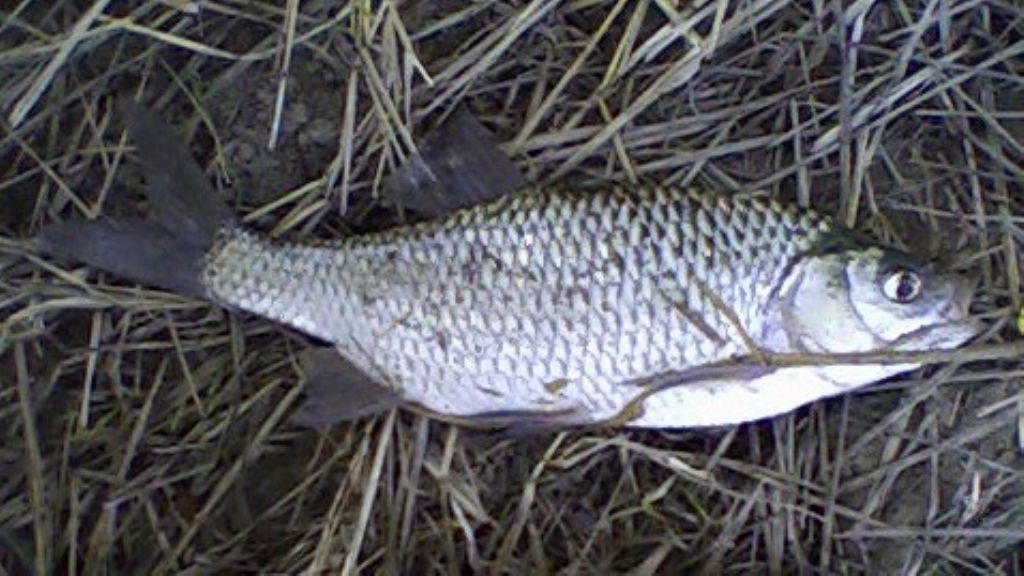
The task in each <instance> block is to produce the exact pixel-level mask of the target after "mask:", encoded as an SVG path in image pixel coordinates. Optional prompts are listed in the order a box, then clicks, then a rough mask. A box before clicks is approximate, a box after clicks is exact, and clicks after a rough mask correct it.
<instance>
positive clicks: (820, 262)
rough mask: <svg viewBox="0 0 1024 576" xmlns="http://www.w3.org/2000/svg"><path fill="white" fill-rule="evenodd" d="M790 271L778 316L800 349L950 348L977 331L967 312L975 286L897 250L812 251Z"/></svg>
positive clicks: (813, 350) (862, 248) (849, 249)
mask: <svg viewBox="0 0 1024 576" xmlns="http://www.w3.org/2000/svg"><path fill="white" fill-rule="evenodd" d="M791 276H792V277H791V278H789V279H787V282H786V285H785V286H784V288H783V290H782V292H781V294H780V295H781V296H782V299H781V300H782V301H781V302H780V304H779V305H781V306H782V310H781V311H780V314H779V316H780V317H781V319H782V322H783V325H784V330H785V332H786V334H787V336H788V341H789V344H790V346H792V347H794V348H795V349H796V350H797V351H806V352H817V353H827V352H831V353H844V352H869V351H878V350H885V349H901V350H919V349H926V348H947V347H955V346H958V345H960V344H962V343H963V342H964V341H966V340H967V339H968V338H970V337H971V336H973V335H974V334H975V333H976V332H977V326H976V324H974V323H973V322H972V321H971V319H970V317H969V312H968V307H969V304H970V299H971V295H972V293H973V284H972V283H970V282H968V281H967V280H966V279H965V278H963V277H961V276H959V275H957V274H955V273H953V272H949V271H944V270H940V269H937V268H936V267H935V266H934V265H932V264H929V263H928V262H926V261H924V260H922V259H918V258H914V257H912V256H910V255H909V254H906V253H903V252H900V251H897V250H892V249H885V248H880V247H877V246H855V247H851V246H844V247H839V248H838V249H836V250H831V251H823V252H821V253H816V254H810V255H807V256H805V257H804V258H803V259H802V260H801V261H800V262H799V263H798V264H797V265H796V267H795V268H794V271H793V272H792V274H791Z"/></svg>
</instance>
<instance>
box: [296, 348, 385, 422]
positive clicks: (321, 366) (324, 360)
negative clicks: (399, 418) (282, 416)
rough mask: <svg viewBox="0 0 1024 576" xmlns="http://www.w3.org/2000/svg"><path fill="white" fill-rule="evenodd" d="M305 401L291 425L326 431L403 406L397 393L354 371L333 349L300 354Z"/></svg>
mask: <svg viewBox="0 0 1024 576" xmlns="http://www.w3.org/2000/svg"><path fill="white" fill-rule="evenodd" d="M299 365H300V368H301V369H302V373H303V377H304V379H305V395H306V400H305V401H304V402H303V403H302V405H301V406H299V409H298V410H297V411H296V412H295V414H293V415H292V422H293V423H295V424H297V425H299V426H305V427H308V428H326V427H329V426H332V425H334V424H338V423H341V422H348V421H352V420H357V419H359V418H363V417H366V416H372V415H374V414H379V413H381V412H384V411H386V410H390V409H391V408H395V407H397V406H400V405H401V404H402V398H401V396H399V394H398V393H397V392H395V391H394V390H392V389H390V388H388V387H387V386H385V385H383V384H381V383H379V382H377V381H376V380H374V379H373V378H372V377H370V376H369V375H368V374H366V373H364V372H363V371H361V370H359V369H358V368H356V367H355V366H354V365H353V364H352V363H350V362H349V361H348V360H346V359H345V358H344V357H343V356H342V355H341V354H339V353H338V351H337V350H335V349H334V348H310V349H308V350H304V351H303V352H301V353H299Z"/></svg>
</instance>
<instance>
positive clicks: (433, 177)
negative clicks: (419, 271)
mask: <svg viewBox="0 0 1024 576" xmlns="http://www.w3.org/2000/svg"><path fill="white" fill-rule="evenodd" d="M526 184H527V181H526V178H524V177H523V175H522V173H521V172H520V171H519V169H518V168H516V166H515V164H513V163H512V161H511V160H510V159H509V158H508V156H507V155H506V154H505V153H504V152H503V151H502V150H501V148H499V147H498V145H497V144H495V142H494V140H493V139H492V137H491V135H490V134H489V133H488V132H487V129H486V128H484V127H483V125H481V124H480V122H479V121H477V119H476V118H474V117H473V115H472V114H471V113H470V112H469V110H467V109H466V108H465V107H460V108H459V109H458V110H456V111H455V113H454V114H452V116H451V117H450V118H448V119H447V120H446V121H445V122H443V123H441V124H440V125H439V126H438V127H437V128H436V129H435V130H434V132H433V133H431V134H430V135H428V136H427V137H426V138H425V139H424V141H423V146H422V147H421V148H420V151H419V153H418V154H416V155H414V156H413V157H412V158H410V159H409V160H408V161H407V162H406V163H405V164H404V165H402V167H400V168H399V169H398V170H397V171H396V172H395V173H394V174H392V175H391V176H390V178H389V179H388V181H387V182H386V183H385V187H384V190H385V198H386V199H387V200H388V201H389V202H390V203H392V204H395V205H397V206H398V207H400V208H402V209H407V210H412V211H414V212H416V213H418V214H422V215H423V216H426V217H429V218H442V217H444V216H447V215H449V214H452V213H453V212H456V211H458V210H460V209H462V208H467V207H469V206H475V205H479V204H485V203H488V202H491V201H493V200H496V199H498V198H501V197H502V196H505V195H507V194H511V193H512V192H515V191H517V190H519V189H521V188H523V187H525V186H526Z"/></svg>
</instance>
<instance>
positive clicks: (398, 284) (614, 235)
mask: <svg viewBox="0 0 1024 576" xmlns="http://www.w3.org/2000/svg"><path fill="white" fill-rule="evenodd" d="M795 210H796V209H795V208H793V207H783V206H780V205H779V204H777V203H775V202H765V201H761V200H759V199H754V198H732V199H725V198H721V197H716V196H713V195H711V194H709V193H705V192H701V191H698V190H693V189H686V188H682V187H669V188H656V187H651V188H641V189H639V190H634V191H631V192H629V193H627V192H625V191H623V190H618V189H611V190H606V191H601V192H593V193H580V192H572V191H569V190H556V191H551V190H546V191H540V190H529V191H525V192H522V193H520V194H517V195H514V196H512V197H509V198H506V199H502V200H499V201H497V202H495V203H492V204H488V205H484V206H480V207H475V208H469V209H466V210H463V211H461V212H458V213H456V214H455V215H453V216H451V217H449V218H447V219H444V220H441V221H437V222H430V223H424V224H419V225H415V226H411V227H406V228H401V229H395V230H391V231H386V232H382V233H377V234H369V235H364V236H358V237H353V238H349V239H344V240H341V241H336V242H331V243H327V244H319V245H302V244H289V243H280V242H271V241H268V240H267V239H265V238H264V237H262V236H259V235H257V234H254V233H251V232H247V231H244V230H242V229H240V228H230V229H228V230H226V231H224V232H223V233H222V234H221V236H220V238H219V240H218V242H217V243H216V244H215V246H214V248H213V249H212V250H211V251H210V252H209V253H208V257H207V260H206V263H205V267H204V285H205V286H206V289H207V291H208V293H209V294H208V295H209V296H210V297H211V298H213V299H214V300H216V301H218V302H220V303H222V304H225V305H229V306H232V307H235V308H239V309H243V310H246V311H249V312H253V313H256V314H259V315H262V316H267V317H270V318H273V319H275V320H278V321H280V322H283V323H285V324H289V325H292V326H294V327H296V328H298V329H300V330H303V331H305V332H308V333H310V334H313V335H315V336H318V337H320V338H323V339H325V340H328V341H330V342H333V343H335V344H336V345H337V347H338V349H339V351H340V352H341V353H342V354H343V355H344V356H346V357H347V358H348V359H349V360H350V361H351V362H352V363H353V364H355V365H356V366H357V367H358V368H359V369H360V370H362V371H364V372H366V373H367V374H369V375H371V376H372V377H373V378H375V379H377V380H378V381H380V382H381V383H382V384H385V385H387V386H389V387H391V388H392V389H394V390H395V391H398V392H399V393H400V394H401V395H402V396H403V398H405V399H406V400H408V401H411V402H414V403H417V404H419V405H422V406H423V407H425V408H427V409H430V410H434V411H436V412H439V413H443V414H448V415H457V416H472V415H476V414H483V413H492V412H520V411H521V412H538V411H539V412H546V411H552V412H555V411H562V410H572V411H575V412H577V413H580V414H586V419H589V420H604V419H608V418H613V417H615V416H616V415H617V414H619V413H620V412H621V411H622V410H623V409H624V408H625V407H626V406H627V405H628V403H629V402H630V401H632V400H633V399H635V398H636V397H637V394H638V392H639V389H638V388H637V386H635V385H632V384H630V383H631V382H638V381H643V380H644V379H648V378H652V377H656V376H657V375H659V374H663V373H666V372H671V371H685V370H686V369H689V368H692V367H696V366H701V365H705V364H708V363H711V362H716V361H720V360H723V359H726V358H729V357H732V356H736V355H739V354H743V353H745V352H747V351H748V350H747V349H746V348H747V347H746V343H745V338H744V334H755V333H760V332H761V331H762V330H763V329H764V326H763V323H764V322H766V321H768V318H766V317H765V316H764V310H765V307H764V304H765V302H766V300H767V298H768V295H769V294H770V293H771V291H772V290H773V289H775V288H776V287H777V284H778V283H779V282H780V281H781V273H782V271H783V270H785V269H786V265H787V263H788V262H789V260H790V259H792V258H793V257H794V256H796V255H797V254H798V253H800V252H803V251H806V250H808V249H810V248H811V247H812V246H813V245H814V244H815V243H816V242H817V241H818V239H819V238H820V237H821V235H822V234H824V233H826V232H828V230H829V228H830V225H829V223H828V220H827V219H826V218H824V217H821V216H818V215H816V214H814V213H807V214H805V215H803V217H800V216H799V215H798V214H796V212H795ZM711 294H716V295H717V296H716V297H714V298H713V297H711ZM737 322H739V323H740V324H741V326H737V325H736V323H737ZM552 383H561V384H560V385H559V386H553V385H552ZM668 408H671V407H668ZM661 409H662V410H664V409H666V407H664V406H663V407H662V408H661Z"/></svg>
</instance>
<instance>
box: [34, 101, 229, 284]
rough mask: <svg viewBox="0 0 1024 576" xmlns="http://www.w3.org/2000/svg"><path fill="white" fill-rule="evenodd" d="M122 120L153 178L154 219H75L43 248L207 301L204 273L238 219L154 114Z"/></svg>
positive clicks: (132, 108) (45, 238) (129, 111)
mask: <svg viewBox="0 0 1024 576" xmlns="http://www.w3.org/2000/svg"><path fill="white" fill-rule="evenodd" d="M122 114H123V117H124V121H125V125H126V126H127V128H128V134H129V136H130V138H131V140H132V141H133V142H134V143H135V145H136V149H137V152H138V155H139V158H140V161H141V163H142V167H143V170H144V173H145V176H146V183H147V185H146V196H147V198H148V199H149V203H150V204H151V205H152V208H153V210H154V217H153V219H151V220H122V221H117V222H111V221H86V220H71V221H68V222H63V223H58V224H53V225H50V226H48V227H46V228H44V229H43V230H42V231H41V232H40V234H39V236H38V237H37V239H36V242H37V245H38V246H39V248H40V249H41V250H42V251H43V252H46V253H49V254H51V255H54V256H58V257H63V258H67V259H70V260H74V261H77V262H80V263H83V264H87V265H89V266H93V267H95V268H98V269H101V270H105V271H107V272H111V273H114V274H117V275H119V276H122V277H124V278H126V279H129V280H134V281H136V282H140V283H143V284H148V285H152V286H156V287H159V288H164V289H166V290H171V291H174V292H177V293H180V294H184V295H188V296H197V297H202V296H204V289H203V286H202V283H201V277H200V271H201V266H202V260H203V257H204V256H205V255H206V252H207V250H209V248H210V245H211V244H212V243H213V240H214V238H215V236H216V234H217V232H218V231H219V230H220V229H222V228H223V227H224V226H225V225H227V224H229V223H232V222H233V221H234V215H233V214H232V213H231V211H230V209H229V208H228V207H227V206H226V205H225V204H223V203H222V202H221V201H220V200H219V199H218V197H217V194H216V192H215V191H214V190H213V187H212V186H211V185H210V182H209V180H207V178H206V175H205V174H203V171H202V170H201V169H200V168H199V165H198V164H196V162H195V160H194V159H193V158H192V156H191V155H190V153H189V151H188V148H187V147H186V146H185V145H184V144H183V142H182V141H181V140H180V139H179V138H178V137H177V135H176V134H175V133H174V132H173V131H172V130H171V129H170V128H168V127H167V125H166V124H164V123H163V122H162V121H161V120H160V119H159V118H158V117H157V116H156V115H155V114H153V113H152V112H150V111H148V110H146V109H144V108H143V107H141V106H140V105H138V104H136V103H134V102H130V101H126V102H124V103H123V104H122Z"/></svg>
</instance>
